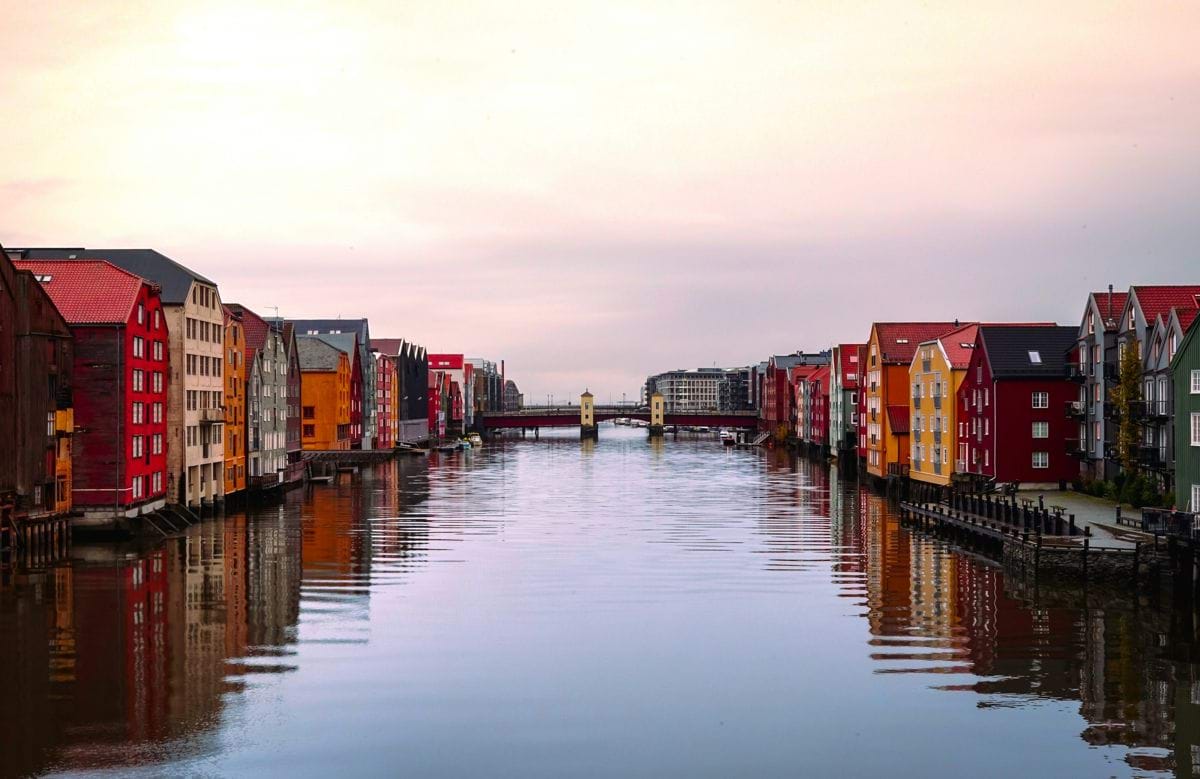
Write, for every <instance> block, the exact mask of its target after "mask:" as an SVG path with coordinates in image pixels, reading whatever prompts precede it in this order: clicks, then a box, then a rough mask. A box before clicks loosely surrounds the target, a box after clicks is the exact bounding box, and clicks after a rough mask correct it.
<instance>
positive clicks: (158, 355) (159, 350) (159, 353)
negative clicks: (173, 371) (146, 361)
mask: <svg viewBox="0 0 1200 779" xmlns="http://www.w3.org/2000/svg"><path fill="white" fill-rule="evenodd" d="M154 359H155V360H157V361H158V362H162V361H163V342H162V341H155V342H154Z"/></svg>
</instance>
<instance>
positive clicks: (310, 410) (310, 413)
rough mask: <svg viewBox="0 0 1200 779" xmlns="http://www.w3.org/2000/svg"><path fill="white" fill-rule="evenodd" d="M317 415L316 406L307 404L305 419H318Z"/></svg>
mask: <svg viewBox="0 0 1200 779" xmlns="http://www.w3.org/2000/svg"><path fill="white" fill-rule="evenodd" d="M316 417H317V409H316V406H305V407H304V418H305V419H316Z"/></svg>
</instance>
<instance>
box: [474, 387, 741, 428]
mask: <svg viewBox="0 0 1200 779" xmlns="http://www.w3.org/2000/svg"><path fill="white" fill-rule="evenodd" d="M611 419H637V420H641V421H643V422H646V423H647V424H648V425H649V427H650V428H651V432H652V433H653V432H655V431H657V432H661V431H662V427H663V426H664V425H675V426H677V427H726V428H737V429H750V428H753V427H755V426H756V425H757V423H758V413H757V412H755V411H716V410H707V411H666V410H665V409H664V408H663V404H662V401H661V398H653V399H652V401H651V406H649V407H646V406H641V407H637V406H632V405H628V404H626V405H610V406H601V405H595V404H593V403H592V402H591V397H590V396H589V395H587V394H586V393H585V394H584V396H583V397H582V398H581V399H580V403H579V405H577V406H576V405H572V406H527V407H525V408H522V409H520V410H518V411H485V412H483V413H482V415H481V417H480V421H481V424H482V425H483V427H484V428H485V429H490V430H504V429H508V430H512V429H536V428H539V427H580V428H582V429H583V430H584V432H585V433H587V432H589V431H594V430H595V427H596V425H598V424H599V423H601V422H604V421H607V420H611Z"/></svg>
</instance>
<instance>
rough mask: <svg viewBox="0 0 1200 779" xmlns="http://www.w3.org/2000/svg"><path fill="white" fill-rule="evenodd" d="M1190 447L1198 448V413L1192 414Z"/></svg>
mask: <svg viewBox="0 0 1200 779" xmlns="http://www.w3.org/2000/svg"><path fill="white" fill-rule="evenodd" d="M1192 446H1200V413H1198V412H1195V411H1193V412H1192Z"/></svg>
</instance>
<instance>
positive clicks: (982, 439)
mask: <svg viewBox="0 0 1200 779" xmlns="http://www.w3.org/2000/svg"><path fill="white" fill-rule="evenodd" d="M1076 337H1077V329H1076V328H1074V327H1059V326H1057V325H980V326H979V332H978V334H977V335H976V338H975V348H974V350H973V353H972V355H971V362H970V364H969V366H968V368H967V375H966V377H965V378H964V379H963V382H962V385H961V386H960V387H959V390H958V398H957V402H958V408H959V414H958V421H959V426H958V431H957V439H958V441H957V443H958V447H957V453H956V459H957V461H958V462H957V463H956V468H955V470H956V471H957V472H959V473H968V474H973V475H976V476H978V477H982V478H994V479H995V480H996V481H997V482H1000V483H1018V484H1022V485H1027V486H1033V485H1043V486H1046V487H1057V486H1059V485H1062V484H1064V483H1069V482H1071V481H1073V480H1074V479H1075V477H1076V476H1077V475H1078V473H1079V463H1078V461H1076V460H1075V459H1073V458H1072V457H1071V456H1070V454H1068V451H1067V447H1066V441H1067V439H1068V438H1070V437H1071V436H1072V435H1073V432H1072V425H1073V423H1072V422H1071V420H1069V419H1067V418H1066V417H1065V416H1064V415H1063V413H1062V410H1063V408H1065V407H1066V403H1067V402H1068V401H1071V400H1075V399H1076V398H1077V397H1078V395H1079V388H1078V385H1077V384H1075V383H1074V382H1073V381H1072V380H1071V379H1070V378H1069V376H1068V372H1067V368H1068V366H1069V365H1070V364H1072V363H1073V362H1075V348H1076V345H1075V344H1076Z"/></svg>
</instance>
